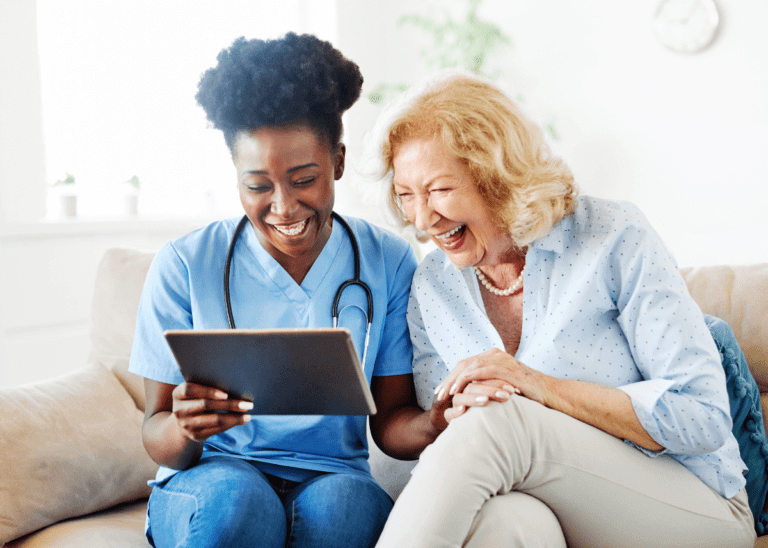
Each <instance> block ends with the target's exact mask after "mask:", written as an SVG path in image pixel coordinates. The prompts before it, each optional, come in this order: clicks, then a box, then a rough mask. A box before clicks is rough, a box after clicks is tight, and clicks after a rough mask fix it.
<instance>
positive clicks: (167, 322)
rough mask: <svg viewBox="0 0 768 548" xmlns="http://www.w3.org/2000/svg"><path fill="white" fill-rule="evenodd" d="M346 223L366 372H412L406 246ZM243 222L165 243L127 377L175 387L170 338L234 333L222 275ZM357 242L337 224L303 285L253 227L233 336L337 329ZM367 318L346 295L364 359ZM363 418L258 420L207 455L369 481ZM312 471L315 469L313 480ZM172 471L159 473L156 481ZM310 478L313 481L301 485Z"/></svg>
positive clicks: (243, 246) (234, 294)
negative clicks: (334, 312)
mask: <svg viewBox="0 0 768 548" xmlns="http://www.w3.org/2000/svg"><path fill="white" fill-rule="evenodd" d="M345 219H346V220H347V221H348V223H349V224H350V226H351V228H352V230H353V232H354V234H355V236H356V238H357V241H358V245H359V246H360V277H361V279H362V280H363V281H365V282H366V283H367V284H368V285H369V286H370V288H371V292H372V294H373V302H374V317H373V323H372V325H371V332H370V342H369V346H368V355H367V359H366V363H365V364H364V371H365V375H366V377H367V379H368V382H369V383H370V380H371V377H372V376H373V375H377V376H387V375H401V374H410V373H411V371H412V369H411V359H412V349H411V342H410V338H409V335H408V327H407V323H406V318H405V312H406V308H407V304H408V294H409V288H410V283H411V278H412V277H413V272H414V270H415V269H416V258H415V256H414V254H413V250H412V249H411V247H410V245H409V244H408V243H407V242H406V241H405V240H403V239H402V238H400V237H398V236H395V235H394V234H392V233H391V232H388V231H386V230H384V229H382V228H379V227H377V226H374V225H371V224H370V223H367V222H366V221H363V220H361V219H356V218H347V217H345ZM238 221H239V218H235V219H227V220H224V221H217V222H215V223H212V224H210V225H208V226H207V227H204V228H201V229H199V230H196V231H194V232H192V233H190V234H188V235H186V236H182V237H181V238H178V239H176V240H173V241H171V242H168V243H167V244H166V245H165V246H164V247H163V248H162V249H161V250H160V251H159V252H158V254H157V256H156V257H155V259H154V260H153V262H152V266H151V267H150V269H149V273H148V274H147V279H146V282H145V285H144V291H143V293H142V297H141V302H140V305H139V314H138V320H137V324H136V334H135V338H134V342H133V350H132V352H131V363H130V371H132V372H133V373H136V374H137V375H141V376H143V377H146V378H148V379H152V380H155V381H159V382H163V383H167V384H174V385H177V384H180V383H182V382H183V381H184V378H183V377H182V376H181V373H180V372H179V368H178V365H177V363H176V360H175V358H174V357H173V354H172V353H171V351H170V348H169V347H168V344H167V342H166V341H165V338H164V336H163V332H164V331H165V330H167V329H224V328H227V327H228V322H227V315H226V305H225V300H224V289H223V277H224V268H225V263H226V257H227V249H228V247H229V243H230V241H231V239H232V235H233V234H234V231H235V227H236V225H237V222H238ZM353 265H354V259H353V251H352V244H351V241H350V239H349V237H348V235H347V234H346V231H345V230H344V228H343V227H342V226H340V225H339V223H334V226H333V230H332V233H331V236H330V238H329V240H328V242H326V244H325V247H324V248H323V250H322V252H321V253H320V255H319V256H318V258H317V259H316V260H315V263H314V264H313V265H312V268H311V269H310V271H309V272H308V273H307V275H306V277H305V278H304V280H303V282H302V283H301V285H298V284H296V282H295V281H294V280H293V278H291V277H290V275H288V273H287V272H286V271H285V270H284V269H283V268H282V267H281V266H280V264H279V263H278V262H277V261H276V260H275V259H274V258H273V257H272V256H271V255H269V253H267V251H266V250H264V248H263V247H261V244H260V243H259V241H258V239H257V237H256V234H255V233H254V230H253V229H252V228H251V227H250V225H246V226H245V228H244V229H243V231H242V233H241V235H240V236H239V237H238V240H237V243H236V245H235V251H234V255H233V258H232V266H231V275H230V294H231V302H232V311H233V315H234V319H235V325H237V327H238V328H251V329H256V328H283V327H332V324H333V323H332V318H331V306H332V302H333V298H334V296H335V294H336V291H337V289H338V288H339V286H340V285H341V283H342V282H344V281H345V280H348V279H350V278H352V276H353V270H354V266H353ZM357 307H361V308H362V309H363V310H366V309H367V301H366V296H365V293H364V292H363V290H362V289H360V288H359V287H355V286H352V287H350V288H348V289H345V291H344V293H343V296H342V298H341V302H340V305H339V311H340V319H339V326H340V327H346V328H348V329H349V330H350V331H351V332H352V338H353V339H354V341H355V344H356V346H357V350H358V355H359V356H360V359H361V361H362V350H363V341H364V338H365V326H366V317H365V314H364V313H363V312H362V311H361V310H360V309H358V308H357ZM366 420H367V417H365V416H314V415H311V416H307V415H291V416H288V415H285V416H256V415H254V416H253V418H252V420H251V421H250V422H249V423H247V424H245V425H242V426H236V427H234V428H231V429H229V430H227V431H226V432H224V433H222V434H218V435H215V436H212V437H211V438H209V439H208V440H207V441H206V442H205V446H204V450H203V458H206V457H207V456H210V455H213V454H216V455H221V454H225V455H231V456H236V457H240V458H246V459H249V460H253V461H254V462H255V463H256V464H257V466H259V468H261V469H262V470H263V471H267V472H271V473H275V474H276V475H281V476H283V477H286V478H287V479H296V480H301V479H303V478H302V476H301V474H300V473H298V476H297V471H296V470H293V471H289V470H286V469H284V468H283V467H289V468H291V469H299V471H300V470H306V471H307V473H308V474H310V473H316V472H342V471H344V472H352V473H360V474H365V475H370V467H369V466H368V461H367V459H368V444H367V436H366ZM310 471H312V472H310ZM173 473H175V471H174V470H171V469H168V468H164V467H161V468H160V470H159V471H158V475H157V478H156V481H158V482H159V481H163V480H165V479H167V478H168V477H170V476H171V475H172V474H173ZM305 477H308V476H305Z"/></svg>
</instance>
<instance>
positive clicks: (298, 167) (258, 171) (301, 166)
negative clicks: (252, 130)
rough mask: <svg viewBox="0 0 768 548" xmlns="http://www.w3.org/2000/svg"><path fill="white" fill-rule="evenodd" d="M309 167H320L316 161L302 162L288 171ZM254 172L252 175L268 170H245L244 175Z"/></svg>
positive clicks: (264, 172) (261, 173)
mask: <svg viewBox="0 0 768 548" xmlns="http://www.w3.org/2000/svg"><path fill="white" fill-rule="evenodd" d="M308 167H320V166H319V165H317V164H316V163H314V162H310V163H309V164H302V165H300V166H295V167H292V168H290V169H289V170H288V171H286V173H293V172H294V171H300V170H302V169H305V168H308ZM247 174H252V175H266V174H267V172H266V171H264V170H261V169H249V170H248V171H244V172H243V175H247Z"/></svg>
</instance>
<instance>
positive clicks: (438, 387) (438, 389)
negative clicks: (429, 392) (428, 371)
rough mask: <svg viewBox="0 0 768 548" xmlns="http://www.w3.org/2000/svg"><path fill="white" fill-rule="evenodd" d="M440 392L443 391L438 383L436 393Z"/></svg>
mask: <svg viewBox="0 0 768 548" xmlns="http://www.w3.org/2000/svg"><path fill="white" fill-rule="evenodd" d="M439 392H441V390H440V385H439V384H438V385H437V386H436V387H435V392H434V393H435V395H437V394H438V393H439Z"/></svg>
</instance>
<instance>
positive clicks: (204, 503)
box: [147, 457, 392, 548]
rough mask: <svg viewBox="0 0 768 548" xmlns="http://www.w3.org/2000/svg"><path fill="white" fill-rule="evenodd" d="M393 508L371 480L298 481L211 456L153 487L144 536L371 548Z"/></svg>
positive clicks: (324, 477) (176, 542)
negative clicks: (283, 478)
mask: <svg viewBox="0 0 768 548" xmlns="http://www.w3.org/2000/svg"><path fill="white" fill-rule="evenodd" d="M391 509H392V499H391V498H390V497H389V495H387V493H386V492H385V491H384V490H383V489H382V488H381V486H380V485H379V484H378V483H376V481H375V480H373V478H370V477H366V476H361V475H358V474H347V473H329V474H321V475H319V476H317V477H314V478H312V479H309V480H307V481H304V482H302V483H296V482H291V481H287V480H282V479H280V478H276V477H274V476H269V475H265V474H263V473H261V472H260V471H259V470H258V469H257V468H256V467H255V466H254V465H253V464H251V463H250V462H248V461H246V460H242V459H238V458H232V457H211V458H207V459H204V460H202V461H201V462H200V463H199V464H198V465H197V466H195V467H193V468H190V469H189V470H185V471H183V472H179V473H177V474H176V475H174V476H172V477H171V478H170V479H169V480H168V481H167V482H166V483H164V484H162V485H159V486H156V487H155V488H154V489H153V490H152V495H151V497H150V499H149V530H148V531H147V538H148V539H149V541H150V543H152V544H153V546H156V547H157V548H169V547H176V546H189V547H208V546H222V547H240V546H242V547H248V548H256V547H262V546H263V547H265V548H266V547H270V548H273V547H274V548H278V547H279V548H283V547H291V548H303V547H306V548H310V547H312V548H332V547H337V546H338V547H340V548H341V547H344V548H356V547H366V546H371V547H372V546H374V545H375V544H376V541H377V540H378V538H379V534H380V533H381V530H382V529H383V528H384V522H385V521H386V520H387V517H388V516H389V512H390V510H391Z"/></svg>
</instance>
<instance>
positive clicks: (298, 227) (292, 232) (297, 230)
mask: <svg viewBox="0 0 768 548" xmlns="http://www.w3.org/2000/svg"><path fill="white" fill-rule="evenodd" d="M272 226H274V227H275V230H277V231H278V232H281V233H283V234H285V235H286V236H296V235H297V234H301V233H302V232H303V231H304V227H305V226H307V220H306V219H304V220H303V221H301V222H300V223H298V224H295V225H292V226H293V228H286V227H284V226H277V225H272Z"/></svg>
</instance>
